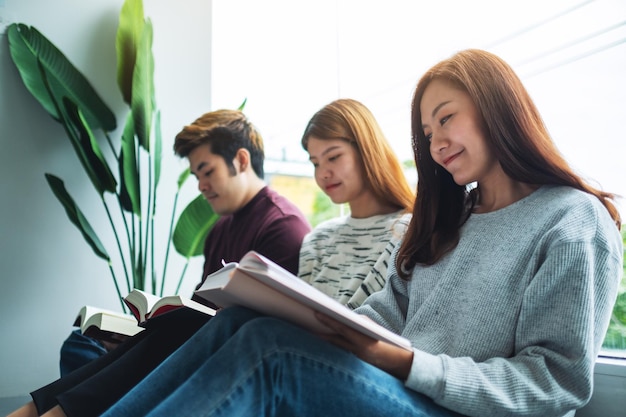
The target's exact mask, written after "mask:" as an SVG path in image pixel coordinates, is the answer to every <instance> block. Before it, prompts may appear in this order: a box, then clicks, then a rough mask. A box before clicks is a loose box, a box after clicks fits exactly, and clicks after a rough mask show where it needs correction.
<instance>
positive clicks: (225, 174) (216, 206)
mask: <svg viewBox="0 0 626 417" xmlns="http://www.w3.org/2000/svg"><path fill="white" fill-rule="evenodd" d="M188 159H189V167H190V169H191V173H192V174H193V175H194V176H195V177H196V178H197V179H198V189H199V190H200V192H201V193H202V195H203V196H204V198H206V200H207V201H208V202H209V204H210V205H211V207H212V208H213V210H214V211H215V212H216V213H217V214H219V215H222V216H223V215H227V214H232V213H234V212H236V211H237V210H239V209H240V208H242V207H243V206H244V205H245V204H246V202H247V198H248V193H247V186H246V182H245V179H244V176H243V175H241V172H240V166H239V165H240V163H239V160H238V158H237V157H235V159H234V160H233V164H234V169H235V172H232V170H231V169H229V167H228V165H227V164H226V162H225V161H224V158H222V157H221V156H220V155H216V154H214V153H213V152H211V147H210V145H201V146H198V147H196V148H195V149H193V150H192V151H191V152H190V153H189V156H188Z"/></svg>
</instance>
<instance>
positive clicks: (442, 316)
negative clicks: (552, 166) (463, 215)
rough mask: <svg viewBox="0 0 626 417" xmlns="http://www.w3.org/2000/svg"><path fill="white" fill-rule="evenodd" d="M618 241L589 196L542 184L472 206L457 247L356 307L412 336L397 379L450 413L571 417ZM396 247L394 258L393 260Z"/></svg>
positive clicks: (616, 265) (611, 292)
mask: <svg viewBox="0 0 626 417" xmlns="http://www.w3.org/2000/svg"><path fill="white" fill-rule="evenodd" d="M622 257H623V248H622V239H621V236H620V233H619V232H618V230H617V227H616V226H615V224H614V222H613V220H612V219H611V218H610V216H609V215H608V212H607V210H606V209H605V208H604V207H603V206H602V205H601V204H600V202H599V201H598V200H597V199H596V198H595V197H594V196H591V195H588V194H586V193H583V192H580V191H577V190H574V189H572V188H569V187H555V186H543V187H541V188H540V189H538V190H537V191H535V192H534V193H532V194H531V195H530V196H528V197H526V198H524V199H522V200H520V201H517V202H516V203H514V204H511V205H510V206H507V207H505V208H503V209H500V210H497V211H495V212H491V213H486V214H472V215H471V216H470V218H469V220H468V221H467V222H466V224H465V225H464V226H463V227H462V229H461V238H460V241H459V244H458V246H457V247H456V248H455V249H454V250H453V251H452V252H450V253H448V254H447V255H445V256H444V258H443V259H442V260H441V261H440V262H437V263H436V264H435V265H433V266H418V267H416V268H415V269H414V271H413V274H412V279H411V280H410V281H408V282H406V281H403V280H401V279H400V278H399V277H398V276H397V272H396V268H395V266H394V264H393V262H391V265H390V267H389V271H388V272H389V277H388V282H387V285H386V286H385V288H384V289H383V290H382V291H380V292H378V293H376V294H374V295H372V296H371V297H369V298H368V299H367V300H366V301H365V303H364V305H363V306H361V307H360V308H358V309H357V310H356V311H357V312H359V313H362V314H366V315H367V316H369V317H371V318H373V319H374V320H375V321H377V322H379V323H380V324H382V325H383V326H385V327H387V328H389V329H391V330H393V331H395V332H397V333H400V334H402V335H403V336H405V337H407V338H408V339H410V340H411V342H412V344H413V347H414V359H413V364H412V368H411V371H410V375H409V377H408V379H407V380H406V382H405V385H406V386H407V387H408V388H410V389H412V390H415V391H417V392H420V393H423V394H425V395H427V396H429V397H431V398H432V399H433V400H434V401H435V402H437V403H438V404H441V405H442V406H444V407H446V408H448V409H451V410H454V411H456V412H458V413H461V414H464V415H468V416H476V417H489V416H538V417H539V416H540V417H550V416H564V415H567V416H571V415H573V414H574V412H573V410H575V409H577V408H580V407H582V406H583V405H584V404H585V403H586V402H587V401H588V400H589V398H590V396H591V393H592V375H593V366H594V362H595V359H596V355H597V354H598V351H599V349H600V346H601V344H602V339H603V337H604V334H605V332H606V329H607V327H608V323H609V318H610V315H611V310H612V308H613V305H614V302H615V299H616V296H617V288H618V284H619V281H620V278H621V274H622ZM394 258H395V253H394V255H392V260H393V259H394Z"/></svg>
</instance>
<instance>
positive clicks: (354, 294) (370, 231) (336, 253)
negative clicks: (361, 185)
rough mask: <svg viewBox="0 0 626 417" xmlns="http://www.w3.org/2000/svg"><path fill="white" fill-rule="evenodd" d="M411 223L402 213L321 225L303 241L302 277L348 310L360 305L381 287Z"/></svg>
mask: <svg viewBox="0 0 626 417" xmlns="http://www.w3.org/2000/svg"><path fill="white" fill-rule="evenodd" d="M410 218H411V215H410V214H407V213H405V212H402V211H398V212H395V213H391V214H384V215H377V216H372V217H368V218H364V219H357V218H354V217H351V216H349V215H348V216H343V217H338V218H334V219H331V220H327V221H325V222H323V223H320V224H319V225H318V226H317V227H315V229H313V231H311V232H310V233H309V234H308V235H306V236H305V238H304V241H303V242H302V248H301V249H300V265H299V269H298V276H300V278H302V279H303V280H305V281H306V282H308V283H310V284H311V285H313V286H314V287H315V288H317V289H319V290H320V291H322V292H324V293H326V294H328V295H329V296H331V297H333V298H334V299H336V300H337V301H339V302H341V303H342V304H345V305H347V306H348V307H350V308H356V307H358V306H360V305H361V303H363V301H365V299H366V298H367V297H368V296H369V295H370V294H372V293H374V292H376V291H380V290H381V289H382V288H383V285H384V284H385V280H386V276H387V267H388V261H389V257H390V255H391V252H392V251H393V250H394V248H395V247H396V245H397V244H398V242H399V240H400V238H401V237H402V235H403V233H404V231H405V230H406V227H407V226H408V224H409V221H410Z"/></svg>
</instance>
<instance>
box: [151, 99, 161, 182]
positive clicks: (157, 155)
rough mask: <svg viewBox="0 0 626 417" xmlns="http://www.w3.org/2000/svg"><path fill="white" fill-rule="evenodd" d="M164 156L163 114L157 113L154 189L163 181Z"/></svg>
mask: <svg viewBox="0 0 626 417" xmlns="http://www.w3.org/2000/svg"><path fill="white" fill-rule="evenodd" d="M162 154H163V138H162V135H161V112H160V111H157V113H156V118H155V122H154V150H153V156H154V188H155V189H156V187H157V185H159V180H160V179H161V159H162Z"/></svg>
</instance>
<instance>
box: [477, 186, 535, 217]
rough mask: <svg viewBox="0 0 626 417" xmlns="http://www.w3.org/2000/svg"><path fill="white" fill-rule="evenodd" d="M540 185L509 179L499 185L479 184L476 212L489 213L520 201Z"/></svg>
mask: <svg viewBox="0 0 626 417" xmlns="http://www.w3.org/2000/svg"><path fill="white" fill-rule="evenodd" d="M537 188H539V187H538V186H535V185H530V184H526V183H523V182H519V181H513V180H511V179H508V181H506V183H505V184H500V185H499V186H497V187H489V186H484V185H482V184H479V185H478V201H477V202H476V206H474V213H489V212H492V211H496V210H500V209H501V208H504V207H506V206H508V205H511V204H513V203H515V202H516V201H519V200H521V199H523V198H525V197H527V196H529V195H530V194H532V192H533V191H535V190H536V189H537Z"/></svg>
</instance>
